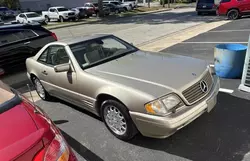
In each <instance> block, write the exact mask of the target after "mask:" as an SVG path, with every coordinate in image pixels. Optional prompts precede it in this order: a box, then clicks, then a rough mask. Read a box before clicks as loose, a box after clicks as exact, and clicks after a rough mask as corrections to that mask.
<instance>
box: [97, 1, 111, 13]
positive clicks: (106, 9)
mask: <svg viewBox="0 0 250 161" xmlns="http://www.w3.org/2000/svg"><path fill="white" fill-rule="evenodd" d="M93 5H94V6H95V13H96V15H97V16H98V15H99V8H98V3H93ZM103 12H104V15H106V16H108V15H110V12H111V11H110V8H109V7H107V6H103Z"/></svg>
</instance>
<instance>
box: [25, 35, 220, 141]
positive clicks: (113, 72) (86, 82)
mask: <svg viewBox="0 0 250 161" xmlns="http://www.w3.org/2000/svg"><path fill="white" fill-rule="evenodd" d="M26 66H27V75H28V77H29V79H30V80H31V81H32V82H33V83H34V85H35V87H36V90H37V93H38V95H39V96H40V97H41V98H42V99H43V100H48V99H50V98H51V96H54V97H58V98H60V99H63V100H65V101H67V102H69V103H72V104H75V105H77V106H79V107H82V108H84V109H87V110H89V111H91V112H93V113H94V114H96V115H98V116H100V117H102V119H103V121H104V123H105V125H106V126H107V128H108V129H109V130H110V131H111V133H112V134H114V135H115V136H116V137H117V138H119V139H122V140H129V139H131V138H133V136H135V135H136V134H137V133H138V132H140V133H141V134H142V135H144V136H148V137H154V138H166V137H168V136H170V135H172V134H173V133H175V132H176V131H178V130H179V129H181V128H182V127H184V126H186V125H187V124H189V123H190V122H192V121H193V120H195V119H196V118H197V117H199V116H201V115H202V114H203V113H204V112H210V111H211V110H212V109H213V108H214V106H215V105H216V101H217V94H218V91H219V86H220V84H219V79H218V77H217V76H216V75H214V74H213V70H212V68H211V67H210V66H209V65H208V64H207V63H206V62H205V61H203V60H199V59H194V58H190V57H183V56H177V55H172V54H166V53H164V54H163V53H152V52H146V51H141V50H139V49H138V48H136V47H134V46H133V45H131V44H129V43H127V42H125V41H123V40H121V39H119V38H117V37H115V36H113V35H92V36H86V37H80V38H74V39H69V40H63V41H58V42H52V43H50V44H48V45H46V46H44V47H43V48H42V49H41V50H40V51H39V52H38V53H37V54H36V55H35V56H34V57H32V58H28V59H27V60H26Z"/></svg>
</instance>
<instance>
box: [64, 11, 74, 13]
mask: <svg viewBox="0 0 250 161" xmlns="http://www.w3.org/2000/svg"><path fill="white" fill-rule="evenodd" d="M60 13H75V12H74V11H61V12H60Z"/></svg>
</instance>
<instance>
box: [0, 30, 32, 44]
mask: <svg viewBox="0 0 250 161" xmlns="http://www.w3.org/2000/svg"><path fill="white" fill-rule="evenodd" d="M36 36H37V35H36V34H35V33H34V32H33V31H32V30H10V31H0V46H1V45H4V44H9V43H13V42H17V41H21V40H25V39H28V38H32V37H36Z"/></svg>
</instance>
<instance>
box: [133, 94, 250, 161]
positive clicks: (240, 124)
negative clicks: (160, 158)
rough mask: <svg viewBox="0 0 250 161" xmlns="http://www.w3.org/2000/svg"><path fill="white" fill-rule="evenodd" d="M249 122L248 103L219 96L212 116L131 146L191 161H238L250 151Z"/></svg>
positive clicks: (225, 95) (138, 138) (231, 97)
mask: <svg viewBox="0 0 250 161" xmlns="http://www.w3.org/2000/svg"><path fill="white" fill-rule="evenodd" d="M249 122H250V101H248V100H244V99H241V98H237V97H233V96H231V95H228V94H224V93H220V94H219V96H218V104H217V106H216V107H215V109H214V110H213V111H212V112H211V113H209V114H204V115H203V116H202V117H200V118H199V119H197V120H196V121H194V122H193V123H191V124H190V125H188V126H187V127H185V128H183V129H182V130H180V131H179V132H177V133H176V134H174V135H173V136H171V137H169V138H167V139H151V138H145V137H141V136H137V137H136V138H135V139H134V140H132V141H131V143H132V144H135V145H138V146H142V147H145V148H149V149H154V150H160V151H164V152H166V153H170V154H173V155H176V156H180V157H184V158H187V159H190V160H194V161H202V160H206V161H239V160H242V159H243V158H244V156H245V155H246V154H247V153H248V152H249V151H250V135H249V133H250V125H249ZM248 157H249V156H248ZM248 159H249V158H248Z"/></svg>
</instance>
